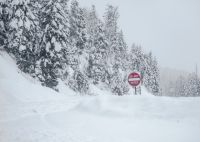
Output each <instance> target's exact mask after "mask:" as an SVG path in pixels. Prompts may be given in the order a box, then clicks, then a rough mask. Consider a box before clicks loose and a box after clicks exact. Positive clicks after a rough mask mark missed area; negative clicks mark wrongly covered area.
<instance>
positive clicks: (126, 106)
mask: <svg viewBox="0 0 200 142" xmlns="http://www.w3.org/2000/svg"><path fill="white" fill-rule="evenodd" d="M0 67H1V69H0V142H147V141H150V142H199V141H200V135H199V132H200V98H168V97H154V96H152V95H150V94H148V93H147V92H146V91H145V90H144V89H143V95H141V96H134V95H130V96H123V97H119V96H112V95H106V94H108V92H105V91H102V90H99V89H97V88H95V87H94V86H93V87H92V86H91V87H92V88H91V90H92V91H93V93H94V94H101V95H99V96H79V95H76V94H75V93H74V92H73V91H71V90H70V89H64V88H63V90H62V92H64V93H57V92H55V91H53V90H51V89H49V88H45V87H42V86H41V85H40V84H38V83H37V82H36V81H34V80H33V79H31V78H30V77H28V76H26V75H24V74H22V73H21V72H20V71H19V70H18V69H17V67H16V65H15V63H14V61H13V60H12V59H11V58H10V57H9V56H8V55H7V54H6V53H3V52H0Z"/></svg>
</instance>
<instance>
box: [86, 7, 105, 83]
mask: <svg viewBox="0 0 200 142" xmlns="http://www.w3.org/2000/svg"><path fill="white" fill-rule="evenodd" d="M87 33H88V37H89V38H88V39H89V40H88V46H89V52H88V53H89V60H88V67H87V75H88V77H89V78H92V80H93V83H94V84H98V83H99V82H100V81H102V82H105V75H106V67H105V63H106V58H107V42H106V39H105V33H104V31H103V23H102V22H101V20H100V19H99V18H98V17H97V15H96V10H95V7H94V6H93V7H92V10H91V11H90V12H89V13H88V16H87Z"/></svg>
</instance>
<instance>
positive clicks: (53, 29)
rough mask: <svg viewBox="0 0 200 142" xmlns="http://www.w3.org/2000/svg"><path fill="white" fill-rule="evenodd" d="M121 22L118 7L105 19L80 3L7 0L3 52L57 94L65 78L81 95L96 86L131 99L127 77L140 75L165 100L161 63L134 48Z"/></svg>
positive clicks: (2, 6)
mask: <svg viewBox="0 0 200 142" xmlns="http://www.w3.org/2000/svg"><path fill="white" fill-rule="evenodd" d="M118 18H119V13H118V8H117V7H114V6H112V5H108V6H107V7H106V9H105V13H104V16H103V18H102V19H103V20H102V19H101V18H99V17H98V14H97V12H96V9H95V6H94V5H93V6H92V7H91V8H90V9H85V8H82V7H80V5H79V2H78V1H77V0H72V1H71V2H69V1H68V0H20V1H17V0H3V1H0V48H1V49H4V50H6V51H7V52H8V53H9V54H10V55H11V56H13V57H14V58H15V59H16V61H17V65H18V67H19V69H20V70H22V71H23V72H25V73H27V74H30V75H31V76H32V77H34V78H36V79H38V80H39V81H40V82H41V84H42V85H44V86H47V87H50V88H53V89H54V90H57V91H59V90H58V88H57V85H58V83H59V81H58V80H59V79H60V80H62V81H63V82H64V83H65V84H66V85H67V86H69V87H70V88H71V89H73V90H74V91H77V92H80V93H87V92H88V90H89V87H90V84H94V85H97V86H98V85H99V86H103V87H104V88H105V89H109V90H111V91H112V92H113V94H116V95H125V94H127V93H128V91H129V88H130V87H129V85H128V82H127V76H128V74H129V73H130V72H132V71H134V70H137V71H139V72H140V73H141V74H142V77H143V85H144V86H145V87H146V88H147V89H148V90H149V91H150V92H151V93H153V94H155V95H160V94H161V89H160V81H159V69H158V63H157V60H156V58H155V57H153V55H152V53H151V52H150V53H144V52H143V50H142V48H141V47H140V46H137V45H135V44H133V46H132V47H130V48H128V46H127V44H126V42H125V40H124V36H123V31H122V30H121V29H119V26H118Z"/></svg>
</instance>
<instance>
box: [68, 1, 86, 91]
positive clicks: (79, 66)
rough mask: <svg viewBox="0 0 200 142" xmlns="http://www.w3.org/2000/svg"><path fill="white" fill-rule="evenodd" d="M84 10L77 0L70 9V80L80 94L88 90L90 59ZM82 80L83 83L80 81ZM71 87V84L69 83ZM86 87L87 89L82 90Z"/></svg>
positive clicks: (72, 2)
mask: <svg viewBox="0 0 200 142" xmlns="http://www.w3.org/2000/svg"><path fill="white" fill-rule="evenodd" d="M85 18H86V17H85V14H84V10H83V9H82V8H80V7H79V3H78V1H77V0H72V1H71V7H70V17H69V24H70V47H71V51H72V52H71V54H70V55H69V62H68V64H69V65H70V66H71V68H72V70H73V72H72V74H71V76H69V77H68V78H69V80H73V82H74V83H73V84H74V86H73V88H76V89H78V90H76V91H79V92H82V90H87V89H88V87H87V84H88V79H87V76H86V75H85V72H86V66H87V63H88V59H87V58H88V57H87V53H86V46H87V35H86V34H87V32H86V23H85V21H86V19H85ZM79 78H81V79H82V81H81V80H80V79H79ZM69 85H70V82H69ZM82 87H85V88H82Z"/></svg>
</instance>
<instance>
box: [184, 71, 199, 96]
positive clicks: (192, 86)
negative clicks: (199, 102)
mask: <svg viewBox="0 0 200 142" xmlns="http://www.w3.org/2000/svg"><path fill="white" fill-rule="evenodd" d="M185 96H198V80H197V76H196V74H195V73H192V74H189V75H188V77H187V82H186V84H185Z"/></svg>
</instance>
